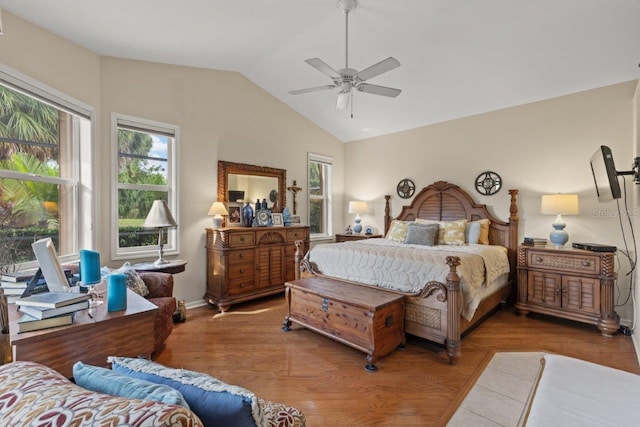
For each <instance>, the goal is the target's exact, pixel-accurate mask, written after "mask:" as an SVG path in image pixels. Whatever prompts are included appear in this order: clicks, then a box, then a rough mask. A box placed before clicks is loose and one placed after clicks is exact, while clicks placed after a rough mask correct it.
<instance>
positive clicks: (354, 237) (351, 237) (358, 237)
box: [336, 233, 382, 243]
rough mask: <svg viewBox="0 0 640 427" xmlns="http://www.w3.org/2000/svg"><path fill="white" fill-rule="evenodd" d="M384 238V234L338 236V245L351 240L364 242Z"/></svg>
mask: <svg viewBox="0 0 640 427" xmlns="http://www.w3.org/2000/svg"><path fill="white" fill-rule="evenodd" d="M381 237H382V234H371V235H368V236H367V235H365V234H342V233H338V234H336V243H340V242H348V241H349V240H364V239H379V238H381Z"/></svg>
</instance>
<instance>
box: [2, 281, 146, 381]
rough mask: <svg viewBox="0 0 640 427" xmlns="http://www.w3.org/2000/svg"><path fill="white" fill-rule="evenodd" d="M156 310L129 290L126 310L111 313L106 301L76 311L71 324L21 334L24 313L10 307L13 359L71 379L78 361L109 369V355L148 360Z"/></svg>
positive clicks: (16, 307) (14, 307)
mask: <svg viewBox="0 0 640 427" xmlns="http://www.w3.org/2000/svg"><path fill="white" fill-rule="evenodd" d="M157 311H158V307H157V306H156V305H155V304H153V303H151V302H149V301H147V300H146V299H144V298H142V297H141V296H140V295H137V294H135V293H133V292H132V291H130V290H128V289H127V308H126V309H125V310H122V311H114V312H108V311H107V303H106V301H105V303H104V304H100V305H98V306H97V307H94V308H90V309H87V310H80V311H77V312H76V313H75V314H74V318H73V324H72V325H69V326H60V327H58V328H50V329H42V330H39V331H34V332H26V333H23V334H18V333H17V330H18V328H17V324H16V322H17V321H18V319H20V317H22V313H21V312H19V311H18V306H17V305H15V304H9V306H8V312H9V330H10V340H11V345H12V346H13V360H30V361H32V362H38V363H40V364H42V365H46V366H48V367H50V368H52V369H55V370H56V371H58V372H60V373H61V374H62V375H64V376H65V377H67V378H71V377H72V376H73V364H74V363H76V362H77V361H78V360H81V361H83V362H84V363H86V364H89V365H96V366H104V367H107V366H108V365H107V357H108V356H113V355H117V356H125V357H139V356H143V357H149V356H150V355H151V353H152V352H153V333H154V320H155V316H156V312H157ZM90 313H92V316H93V317H91V316H90V315H89V314H90Z"/></svg>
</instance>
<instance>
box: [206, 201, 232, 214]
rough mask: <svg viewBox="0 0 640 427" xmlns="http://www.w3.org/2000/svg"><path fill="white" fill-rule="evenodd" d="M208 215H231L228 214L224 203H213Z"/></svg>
mask: <svg viewBox="0 0 640 427" xmlns="http://www.w3.org/2000/svg"><path fill="white" fill-rule="evenodd" d="M207 215H229V212H227V208H225V207H224V203H222V202H213V203H212V204H211V207H210V208H209V213H207Z"/></svg>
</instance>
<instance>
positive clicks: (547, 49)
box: [0, 0, 640, 142]
mask: <svg viewBox="0 0 640 427" xmlns="http://www.w3.org/2000/svg"><path fill="white" fill-rule="evenodd" d="M0 8H2V9H3V10H5V11H8V12H10V13H12V14H14V15H17V16H19V17H21V18H22V19H25V20H27V21H29V22H32V23H34V24H36V25H38V26H40V27H42V28H44V29H46V30H48V31H50V32H52V33H54V34H57V35H59V36H61V37H63V38H65V39H67V40H69V41H71V42H73V43H76V44H78V45H80V46H83V47H85V48H87V49H90V50H91V51H93V52H96V53H97V54H100V55H105V56H115V57H121V58H129V59H139V60H145V61H154V62H162V63H168V64H179V65H187V66H194V67H204V68H212V69H218V70H231V71H237V72H240V73H242V74H243V75H244V76H246V77H247V78H248V79H250V80H251V81H253V82H254V83H255V84H256V85H258V86H260V87H261V88H263V89H264V90H266V91H267V92H269V93H271V94H272V95H273V96H275V97H276V98H278V99H280V100H281V101H282V102H284V103H286V104H287V105H289V106H290V107H291V108H293V109H294V110H296V111H298V112H299V113H300V114H302V115H303V116H305V117H307V118H308V119H309V120H311V121H313V122H315V123H316V124H317V125H318V126H320V127H322V128H323V129H325V130H326V131H327V132H329V133H331V134H332V135H334V136H335V137H337V138H338V139H340V140H342V141H345V142H348V141H352V140H357V139H363V138H368V137H372V136H377V135H382V134H388V133H392V132H397V131H401V130H405V129H410V128H415V127H419V126H423V125H428V124H432V123H437V122H442V121H446V120H451V119H455V118H459V117H465V116H469V115H474V114H479V113H483V112H487V111H493V110H497V109H502V108H506V107H511V106H514V105H520V104H525V103H529V102H533V101H537V100H542V99H548V98H552V97H556V96H561V95H566V94H570V93H575V92H579V91H583V90H588V89H592V88H596V87H602V86H606V85H609V84H614V83H619V82H623V81H629V80H634V79H637V78H638V77H640V69H639V68H638V63H639V62H640V0H561V1H559V0H394V1H391V0H357V6H356V8H355V9H354V10H353V11H352V12H351V13H350V15H349V66H350V67H351V68H355V69H357V70H362V69H364V68H366V67H368V66H370V65H372V64H374V63H376V62H378V61H380V60H382V59H384V58H387V57H389V56H393V57H394V58H396V59H397V60H398V61H399V62H400V63H401V66H400V67H399V68H396V69H394V70H391V71H389V72H387V73H384V74H382V75H379V76H377V77H375V78H372V79H371V80H370V81H369V82H370V83H373V84H377V85H382V86H389V87H395V88H399V89H402V93H401V94H400V95H399V96H398V97H397V98H388V97H383V96H377V95H372V94H368V93H362V92H356V93H355V94H354V98H353V118H351V117H350V115H351V110H350V108H347V109H346V110H337V109H336V108H335V106H336V97H337V95H338V89H332V90H325V91H320V92H313V93H307V94H303V95H295V96H294V95H290V94H289V93H288V92H289V91H290V90H293V89H301V88H306V87H313V86H321V85H327V84H331V79H330V78H329V77H327V76H326V75H324V74H322V73H321V72H319V71H318V70H316V69H314V68H313V67H311V66H309V65H308V64H307V63H305V62H304V61H305V59H308V58H314V57H318V58H320V59H322V60H323V61H324V62H326V63H327V64H328V65H330V66H331V67H332V68H334V69H336V70H339V69H341V68H344V65H345V18H344V14H343V12H342V11H341V10H340V9H339V8H338V7H337V5H336V1H335V0H183V1H178V0H135V1H132V0H109V1H98V0H93V1H90V0H56V1H50V0H0ZM5 31H7V30H6V29H5ZM1 41H2V40H1V39H0V42H1ZM0 61H2V58H0Z"/></svg>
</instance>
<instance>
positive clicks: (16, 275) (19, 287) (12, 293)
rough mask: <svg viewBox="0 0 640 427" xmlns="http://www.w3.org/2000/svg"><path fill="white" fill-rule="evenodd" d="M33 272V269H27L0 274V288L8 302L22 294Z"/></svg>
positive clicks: (10, 302) (13, 300)
mask: <svg viewBox="0 0 640 427" xmlns="http://www.w3.org/2000/svg"><path fill="white" fill-rule="evenodd" d="M35 273H36V271H35V270H28V271H15V272H12V273H9V272H6V273H2V275H0V288H1V289H2V293H3V294H4V295H5V297H6V298H7V302H8V303H9V304H13V303H14V302H15V301H16V300H17V299H18V298H19V297H20V296H21V295H22V294H23V292H24V290H25V289H27V285H28V284H29V281H30V280H31V278H32V277H33V275H34V274H35ZM43 284H44V282H43Z"/></svg>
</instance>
